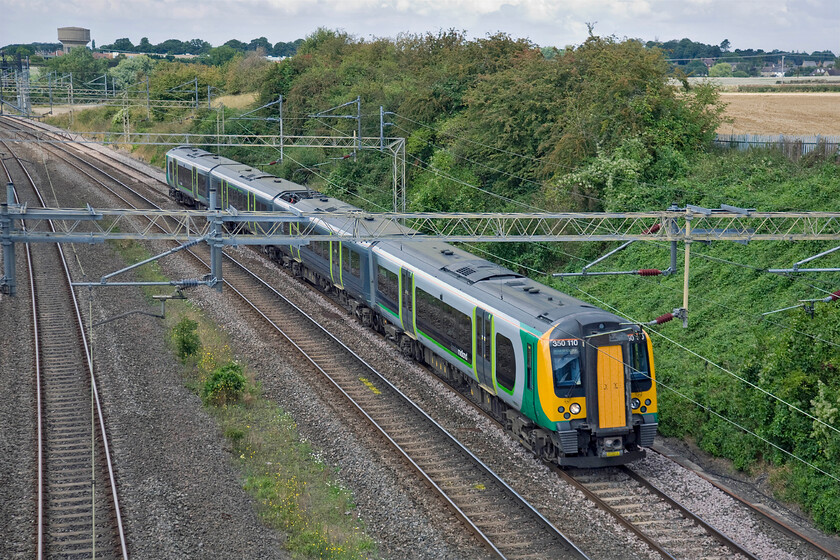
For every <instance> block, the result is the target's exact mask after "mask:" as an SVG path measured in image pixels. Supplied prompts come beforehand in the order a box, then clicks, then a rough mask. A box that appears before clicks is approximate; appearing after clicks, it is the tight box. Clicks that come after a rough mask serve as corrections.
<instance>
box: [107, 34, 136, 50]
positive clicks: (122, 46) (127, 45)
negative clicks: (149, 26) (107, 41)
mask: <svg viewBox="0 0 840 560" xmlns="http://www.w3.org/2000/svg"><path fill="white" fill-rule="evenodd" d="M102 48H103V49H109V50H115V51H124V52H134V45H133V44H132V43H131V41H130V40H129V39H128V37H123V38H122V39H117V40H116V41H114V44H113V45H110V46H108V45H106V46H104V47H102Z"/></svg>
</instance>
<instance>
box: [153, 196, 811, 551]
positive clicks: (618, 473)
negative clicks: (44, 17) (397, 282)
mask: <svg viewBox="0 0 840 560" xmlns="http://www.w3.org/2000/svg"><path fill="white" fill-rule="evenodd" d="M144 199H145V197H144ZM226 257H227V255H226ZM228 258H229V257H228ZM230 262H233V261H232V260H231V261H230ZM205 266H206V261H205ZM237 270H239V269H237ZM243 270H244V269H243ZM233 273H234V271H233V270H231V267H226V272H225V274H226V276H227V281H228V282H229V284H228V285H229V286H230V287H231V288H232V289H233V287H234V286H239V285H249V283H252V282H255V280H253V279H248V280H245V278H244V277H243V278H234V277H233V276H232V274H233ZM236 274H237V275H238V274H239V272H237V273H236ZM243 274H244V272H243ZM259 282H261V281H259ZM263 284H264V283H263ZM250 285H251V286H252V287H249V288H247V289H244V291H243V292H242V294H241V295H242V296H243V298H245V299H248V298H249V294H250V297H251V298H253V299H254V300H257V301H260V302H262V303H259V304H256V305H254V304H252V305H253V308H254V309H255V313H258V314H259V315H260V316H261V317H262V319H263V320H267V321H269V323H271V324H272V325H273V326H274V328H276V329H278V331H281V332H282V333H283V334H284V336H287V335H288V336H289V338H290V339H291V340H292V344H294V345H295V346H296V347H297V348H298V349H299V350H300V351H301V352H302V353H304V354H306V355H309V356H310V357H308V358H307V359H310V361H311V362H312V363H313V364H314V366H315V367H316V368H317V369H318V370H320V371H322V372H323V373H325V374H332V373H333V372H340V373H336V374H335V378H333V379H331V380H330V382H331V383H333V384H334V385H335V386H336V387H337V388H338V389H339V390H340V391H341V392H342V393H343V394H344V395H345V396H346V397H347V398H348V399H350V401H351V402H353V403H354V406H356V408H357V410H360V414H362V415H363V416H365V417H366V418H368V419H369V420H370V421H371V422H372V423H373V424H374V425H375V426H376V429H377V430H379V431H380V433H382V434H383V435H384V437H385V439H386V440H388V441H389V442H390V443H391V444H392V445H394V446H395V448H396V449H398V452H399V453H400V455H401V456H403V457H404V458H405V460H406V461H407V462H408V463H409V464H411V465H412V466H413V467H414V468H415V469H417V470H418V471H422V472H423V473H425V475H421V476H426V478H425V480H426V481H427V485H429V486H430V487H433V488H436V489H440V490H444V491H446V490H449V491H450V493H451V495H448V496H447V497H444V498H443V500H444V501H445V502H447V504H448V505H449V507H450V508H451V509H452V511H453V512H454V514H455V515H456V516H458V517H460V518H461V519H462V521H464V523H465V525H466V526H468V527H471V528H472V529H473V530H476V531H477V532H476V534H477V535H479V538H480V539H486V540H485V543H487V545H488V548H490V549H491V550H496V552H497V553H498V554H499V555H500V556H504V557H511V558H513V557H520V556H522V557H541V556H540V555H539V553H537V554H538V555H537V556H531V554H532V553H533V550H532V549H530V548H529V547H528V545H527V544H526V543H524V542H523V541H522V539H521V537H518V536H517V535H516V534H515V533H512V532H510V531H505V530H503V531H501V532H498V531H496V530H497V529H498V527H500V526H501V527H504V526H505V523H506V522H508V524H517V523H518V521H511V520H515V519H517V518H518V516H521V515H522V512H521V511H512V512H511V513H510V514H505V517H500V515H499V514H498V513H497V511H496V509H494V508H496V506H495V504H498V503H504V502H506V501H508V500H509V499H510V498H509V495H507V496H506V494H505V491H499V490H494V491H495V492H499V493H498V496H500V497H498V498H496V497H494V498H491V499H490V501H489V502H477V501H476V500H478V499H480V498H482V497H486V496H488V495H490V494H489V493H488V491H487V489H488V483H486V482H482V481H480V480H479V479H478V478H477V477H476V475H474V474H473V473H472V472H471V471H465V473H466V474H463V475H459V474H455V473H453V472H451V471H449V470H448V469H449V466H450V464H452V463H457V462H458V461H442V460H440V458H441V457H449V455H450V454H451V453H452V452H451V451H450V450H449V448H443V447H442V448H439V450H438V451H433V452H429V451H428V449H429V447H428V446H429V445H430V443H429V440H427V439H425V437H426V436H420V435H418V434H419V432H418V431H417V430H416V429H415V428H414V427H413V426H412V425H409V424H407V423H406V421H405V420H404V419H403V418H402V411H404V409H405V407H406V404H405V403H403V404H401V405H398V406H397V408H396V409H393V408H388V407H383V406H382V404H383V402H382V401H385V400H386V397H383V396H382V395H383V394H384V393H386V392H389V391H391V390H393V389H390V388H389V387H388V386H389V385H390V383H388V382H387V381H386V380H384V378H383V379H378V378H376V377H375V375H374V374H373V373H372V372H371V371H370V370H369V369H365V367H364V366H362V367H361V369H359V370H342V368H343V367H344V366H345V365H346V363H345V362H349V361H350V358H349V357H347V358H342V359H338V360H336V357H337V356H339V355H340V354H339V353H338V352H339V351H338V350H333V349H332V347H330V348H326V347H325V346H324V344H323V343H322V342H321V339H320V338H319V337H323V336H324V334H323V333H324V332H325V331H323V330H321V331H320V332H319V331H318V330H317V328H316V327H312V328H313V329H314V330H313V331H312V333H310V334H306V333H304V332H301V331H299V330H296V329H298V327H299V325H297V324H296V323H299V322H300V321H294V320H292V321H288V318H286V320H285V321H284V317H285V315H286V314H284V313H281V312H278V311H277V310H276V309H274V306H276V298H277V297H278V295H279V294H277V293H276V291H275V292H274V293H272V290H273V289H272V288H270V287H268V286H267V285H263V286H262V287H259V285H258V284H256V285H254V284H250ZM254 286H256V287H254ZM251 290H257V293H256V294H255V293H252V292H251ZM260 293H261V294H262V295H260ZM290 304H291V302H290ZM291 305H293V304H291ZM259 308H262V309H263V310H265V309H267V310H268V311H263V310H259ZM281 321H282V322H281ZM308 328H309V327H308ZM313 333H314V334H313ZM295 341H298V342H295ZM339 344H340V343H339ZM342 346H343V345H342ZM345 348H346V347H345ZM346 351H349V349H347V350H346ZM350 354H352V351H350ZM344 356H347V355H346V354H345V355H344ZM368 367H369V366H368ZM397 393H399V391H397ZM387 399H396V400H399V399H398V398H397V397H395V396H389V397H387ZM389 410H390V411H391V412H389ZM394 410H396V411H397V412H393V411H394ZM421 412H422V411H421ZM421 416H422V414H421ZM395 419H399V421H398V422H395V421H394V420H395ZM432 423H434V421H432ZM467 453H469V452H468V451H467ZM470 455H471V454H470ZM470 462H472V459H470ZM575 478H576V482H575V483H574V484H575V485H576V486H578V487H580V488H581V490H582V491H583V492H584V493H585V494H586V495H587V496H588V497H589V498H590V499H592V500H593V501H595V502H596V503H599V507H602V508H603V509H605V510H608V511H610V512H611V513H612V514H613V515H615V516H617V517H619V518H621V519H623V520H624V522H625V523H626V524H627V525H629V526H632V527H633V528H632V529H631V530H633V531H634V532H636V533H637V534H638V535H639V538H640V539H642V540H644V541H645V542H647V543H648V544H649V546H651V547H652V548H653V549H655V550H657V551H658V552H659V554H660V555H661V556H662V557H665V558H709V559H712V558H732V557H736V555H740V557H745V558H754V556H752V555H751V554H750V553H749V552H748V551H746V550H743V549H742V548H741V547H740V546H738V545H737V544H735V543H732V542H731V541H728V539H727V538H726V537H723V536H720V535H717V534H716V533H717V532H716V531H715V530H714V529H712V528H706V527H704V522H703V521H702V520H697V519H695V517H696V516H693V515H692V514H691V512H688V511H687V510H684V508H683V510H684V511H680V507H679V506H675V505H673V504H670V503H669V502H671V501H672V500H670V498H667V496H665V495H664V494H662V495H660V493H659V492H658V491H657V490H655V489H651V488H650V485H649V484H648V483H646V482H644V481H642V480H637V479H638V478H639V477H638V475H635V473H632V471H631V470H629V469H613V470H611V472H609V473H606V474H605V472H604V471H602V472H600V473H591V472H590V473H581V472H578V473H576V475H575ZM611 479H614V481H613V480H611ZM492 484H498V483H492ZM504 486H506V485H505V484H504V483H503V482H502V484H501V486H500V487H504ZM617 488H620V489H621V490H617ZM628 488H632V490H628ZM459 504H466V505H464V506H463V507H462V506H461V505H459ZM640 510H649V511H653V512H655V513H654V515H653V516H650V515H649V516H648V517H644V515H643V513H640ZM753 510H754V511H755V512H756V513H757V514H759V515H761V516H763V517H766V514H764V512H762V511H761V510H758V509H755V508H753ZM470 514H472V515H473V517H470ZM508 515H509V516H510V517H507V516H508ZM493 516H495V519H493ZM540 517H541V516H540ZM484 519H490V520H492V522H490V523H489V524H487V523H486V522H485V521H484ZM500 519H501V521H500ZM482 535H483V537H482ZM799 538H802V537H801V535H800V536H799ZM805 540H807V539H805ZM497 541H498V542H503V543H507V544H506V545H503V546H508V545H512V546H508V548H499V547H498V546H497V545H496V544H495V542H497ZM491 543H492V544H491ZM564 550H565V549H564ZM564 554H569V553H568V552H567V551H566V552H564ZM559 557H564V556H559ZM570 557H574V556H570Z"/></svg>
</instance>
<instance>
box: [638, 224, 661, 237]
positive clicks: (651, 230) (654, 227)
mask: <svg viewBox="0 0 840 560" xmlns="http://www.w3.org/2000/svg"><path fill="white" fill-rule="evenodd" d="M660 229H662V224H653V225H652V226H650V227H649V228H647V229H646V230H644V231H643V232H642V235H647V234H649V233H656V232H657V231H659V230H660Z"/></svg>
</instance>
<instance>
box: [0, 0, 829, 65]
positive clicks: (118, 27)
mask: <svg viewBox="0 0 840 560" xmlns="http://www.w3.org/2000/svg"><path fill="white" fill-rule="evenodd" d="M587 23H590V24H594V29H595V33H596V34H598V35H614V36H616V37H619V38H625V37H629V38H639V39H642V40H645V41H647V40H657V39H658V40H661V41H667V40H670V39H681V38H683V37H687V38H689V39H692V40H694V41H699V42H703V43H708V44H714V45H718V44H720V43H721V41H723V40H724V39H728V40H729V41H730V44H731V46H732V48H733V49H735V48H740V49H747V48H756V49H765V50H772V49H780V50H796V51H807V52H813V51H815V50H831V51H833V52H834V53H835V54H840V0H202V1H201V2H197V1H195V0H0V46H2V45H7V44H12V43H31V42H56V41H57V37H56V29H57V28H58V27H85V28H88V29H90V30H91V37H92V38H93V40H94V41H96V43H97V44H99V45H104V44H108V43H112V42H114V40H116V39H118V38H121V37H128V38H129V39H130V40H131V41H132V42H133V43H135V44H137V43H139V42H140V39H141V38H142V37H148V38H149V40H150V41H151V42H152V43H159V42H161V41H164V40H166V39H180V40H183V41H185V40H189V39H195V38H200V39H204V40H206V41H209V42H210V43H211V44H213V45H214V46H218V45H220V44H222V43H224V42H225V41H227V40H229V39H239V40H240V41H244V42H248V41H250V40H251V39H254V38H257V37H266V38H267V39H268V40H269V41H270V42H271V43H276V42H278V41H293V40H295V39H297V38H300V37H305V36H306V35H308V34H309V33H311V32H312V31H314V30H315V29H317V28H318V27H326V28H329V29H343V30H344V31H346V32H348V33H350V34H352V35H354V36H356V37H360V38H370V37H394V36H396V35H397V34H399V33H404V32H409V33H423V32H426V31H431V32H436V31H438V30H440V29H450V28H455V29H458V30H463V31H466V32H467V33H468V35H469V36H471V37H482V36H484V35H486V34H487V33H495V32H498V31H503V32H506V33H508V34H510V35H512V36H514V37H526V38H529V39H530V40H531V41H533V42H534V43H536V44H538V45H540V46H549V45H552V46H558V47H562V46H565V45H578V44H580V43H581V42H582V41H583V40H584V39H585V38H586V36H587Z"/></svg>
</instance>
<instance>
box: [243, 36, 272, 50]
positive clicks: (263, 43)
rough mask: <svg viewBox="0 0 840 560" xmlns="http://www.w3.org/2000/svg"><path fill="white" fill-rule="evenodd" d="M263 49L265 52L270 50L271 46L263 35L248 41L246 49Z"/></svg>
mask: <svg viewBox="0 0 840 560" xmlns="http://www.w3.org/2000/svg"><path fill="white" fill-rule="evenodd" d="M260 48H261V49H263V50H264V51H265V52H267V53H268V52H271V49H272V46H271V43H269V42H268V39H266V38H265V37H260V38H258V39H251V42H250V43H248V50H249V51H255V50H257V49H260Z"/></svg>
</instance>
